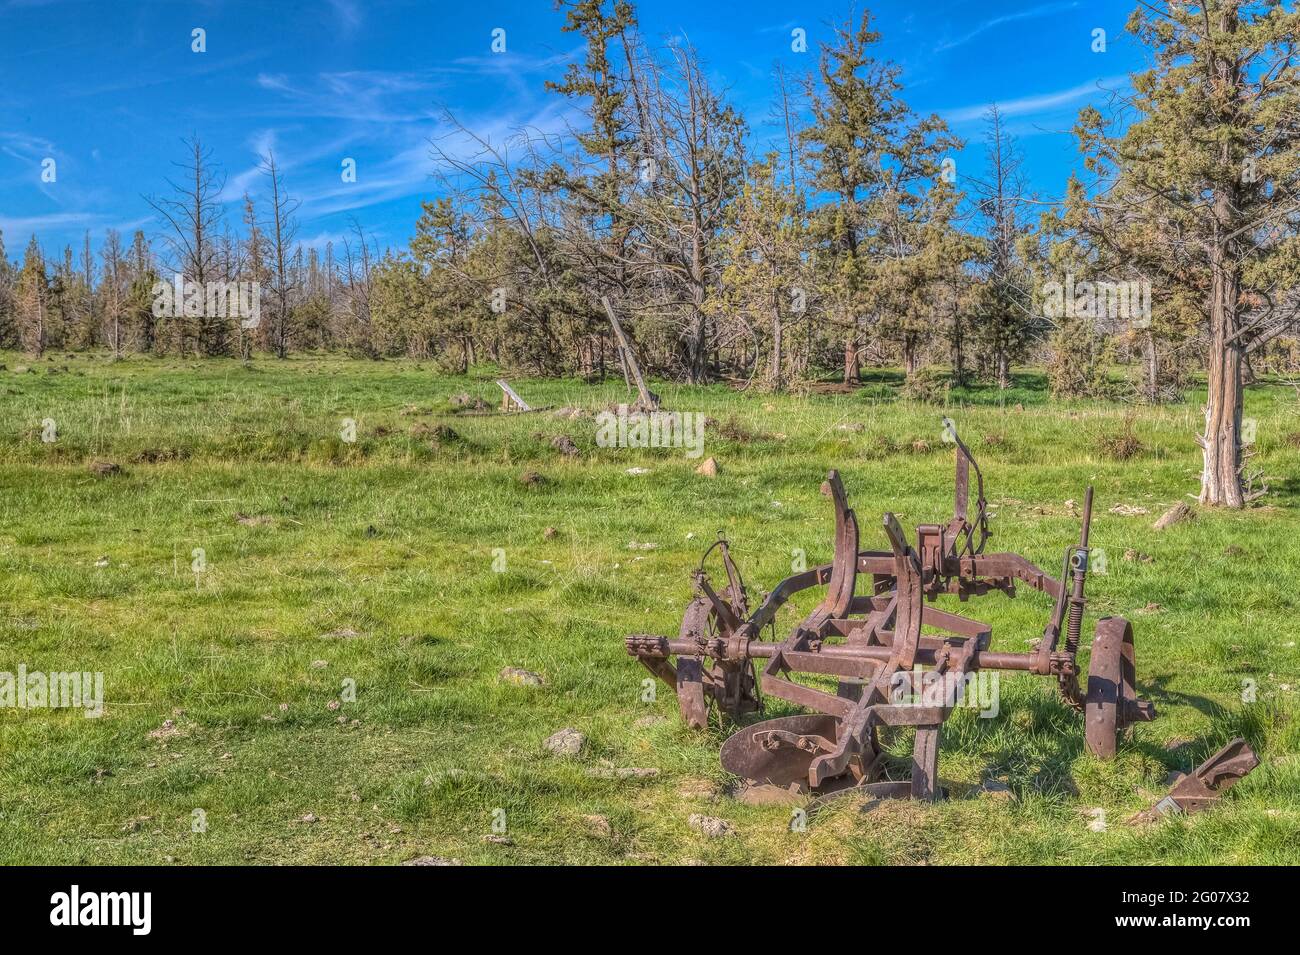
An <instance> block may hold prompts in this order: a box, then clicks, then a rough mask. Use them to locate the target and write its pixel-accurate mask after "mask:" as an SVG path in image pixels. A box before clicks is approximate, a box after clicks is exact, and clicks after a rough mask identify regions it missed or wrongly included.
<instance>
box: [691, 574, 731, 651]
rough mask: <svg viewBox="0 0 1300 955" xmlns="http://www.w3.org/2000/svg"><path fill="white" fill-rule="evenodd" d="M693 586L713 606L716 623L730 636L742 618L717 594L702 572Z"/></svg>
mask: <svg viewBox="0 0 1300 955" xmlns="http://www.w3.org/2000/svg"><path fill="white" fill-rule="evenodd" d="M695 586H696V587H698V588H699V591H700V593H701V594H702V595H703V596H704V597H705V598H706V599H707V600H708V601H709V604H710V605H711V606H712V607H713V611H714V613H715V614H716V615H717V619H718V625H719V627H720V629H721V630H722V632H723V633H724V634H726V635H728V636H730V635H731V634H733V633H735V632H736V631H737V630H739V629H740V625H741V623H742V620H741V619H740V618H738V617H737V616H736V614H735V613H734V612H733V611H732V609H731V605H730V604H728V603H727V602H726V601H725V600H723V599H722V598H721V597H719V596H718V595H717V593H716V592H715V591H714V589H713V587H712V586H711V585H710V584H709V581H708V578H707V577H706V576H705V575H704V574H700V575H699V576H698V577H696V579H695Z"/></svg>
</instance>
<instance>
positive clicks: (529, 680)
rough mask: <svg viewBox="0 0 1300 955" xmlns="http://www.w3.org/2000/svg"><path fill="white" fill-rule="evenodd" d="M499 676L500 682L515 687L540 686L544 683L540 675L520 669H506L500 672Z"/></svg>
mask: <svg viewBox="0 0 1300 955" xmlns="http://www.w3.org/2000/svg"><path fill="white" fill-rule="evenodd" d="M500 676H501V679H502V681H504V682H506V683H513V684H514V685H515V686H542V685H543V684H544V683H545V681H544V680H543V679H542V675H541V674H540V673H534V672H533V671H532V670H525V669H522V668H521V667H506V668H505V669H503V670H502V671H501V674H500Z"/></svg>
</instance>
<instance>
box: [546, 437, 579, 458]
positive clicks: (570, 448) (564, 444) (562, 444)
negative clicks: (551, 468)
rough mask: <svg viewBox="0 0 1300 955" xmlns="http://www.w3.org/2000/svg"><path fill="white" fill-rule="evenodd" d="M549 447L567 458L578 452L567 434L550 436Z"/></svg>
mask: <svg viewBox="0 0 1300 955" xmlns="http://www.w3.org/2000/svg"><path fill="white" fill-rule="evenodd" d="M551 447H553V448H554V449H555V450H556V451H559V452H560V453H561V454H563V455H564V456H565V457H569V458H571V457H574V456H575V455H577V453H578V446H577V445H576V444H574V443H573V439H572V438H570V437H569V436H568V435H567V434H560V435H556V436H555V437H554V438H552V439H551Z"/></svg>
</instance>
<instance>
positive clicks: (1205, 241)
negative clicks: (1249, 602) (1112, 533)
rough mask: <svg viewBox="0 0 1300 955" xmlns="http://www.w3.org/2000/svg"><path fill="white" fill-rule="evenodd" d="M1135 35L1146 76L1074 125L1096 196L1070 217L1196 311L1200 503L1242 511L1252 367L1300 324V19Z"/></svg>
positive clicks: (1158, 23)
mask: <svg viewBox="0 0 1300 955" xmlns="http://www.w3.org/2000/svg"><path fill="white" fill-rule="evenodd" d="M1128 29H1129V31H1130V32H1131V33H1133V34H1134V35H1135V36H1136V37H1137V38H1138V39H1139V40H1140V41H1141V42H1142V43H1144V44H1145V45H1146V46H1147V47H1148V48H1149V50H1150V53H1151V57H1152V61H1153V64H1152V67H1151V68H1150V69H1148V70H1146V71H1144V72H1141V73H1137V74H1134V75H1133V76H1132V78H1131V81H1132V86H1133V93H1132V95H1131V96H1126V97H1123V98H1122V99H1121V105H1122V110H1121V109H1120V108H1117V109H1115V110H1114V111H1112V113H1111V115H1110V116H1109V117H1103V115H1102V113H1101V112H1100V111H1098V110H1096V109H1094V108H1088V109H1085V110H1084V111H1083V112H1082V113H1081V114H1080V117H1079V123H1078V126H1077V132H1078V135H1079V139H1080V145H1081V148H1082V150H1083V153H1084V155H1085V156H1086V164H1087V167H1088V169H1089V170H1090V171H1091V172H1092V173H1094V174H1095V176H1096V177H1097V181H1096V182H1095V183H1094V184H1093V188H1092V189H1091V191H1090V193H1089V195H1088V196H1087V197H1086V201H1081V202H1076V203H1075V204H1074V205H1073V206H1072V208H1071V209H1070V210H1069V215H1070V217H1071V223H1072V224H1073V225H1075V226H1077V227H1078V228H1079V229H1080V230H1081V231H1083V232H1084V233H1086V234H1087V235H1088V237H1089V238H1090V240H1091V241H1093V242H1094V243H1096V244H1097V245H1098V246H1100V247H1105V248H1106V249H1108V250H1109V251H1110V252H1111V253H1112V254H1114V255H1117V256H1119V257H1120V258H1122V259H1123V260H1125V261H1126V262H1127V263H1129V264H1130V265H1131V266H1132V267H1133V268H1135V269H1137V270H1139V271H1142V272H1148V273H1149V274H1150V278H1151V280H1152V281H1153V284H1155V285H1156V287H1155V288H1154V289H1153V297H1154V298H1160V297H1161V296H1169V295H1172V294H1176V293H1183V294H1185V295H1187V296H1188V297H1189V298H1190V299H1191V300H1193V301H1195V302H1197V303H1198V305H1199V308H1200V311H1201V315H1202V318H1203V321H1204V323H1205V326H1206V328H1207V341H1208V350H1207V352H1206V354H1205V364H1206V371H1207V377H1208V398H1207V401H1206V406H1205V428H1204V433H1203V434H1201V435H1199V436H1198V438H1197V440H1198V443H1199V444H1200V445H1201V448H1202V449H1203V467H1202V473H1201V492H1200V501H1201V503H1202V504H1206V505H1223V506H1228V507H1241V506H1242V505H1243V503H1245V500H1246V494H1245V491H1244V487H1243V483H1244V482H1243V475H1242V464H1243V449H1242V430H1241V422H1242V388H1243V381H1242V372H1243V363H1244V359H1245V357H1246V355H1247V353H1248V352H1249V351H1251V350H1253V349H1257V348H1258V347H1260V345H1261V344H1262V343H1263V342H1266V341H1267V340H1269V338H1271V337H1272V336H1274V335H1276V334H1279V333H1280V332H1281V331H1282V330H1285V329H1286V328H1288V327H1289V326H1290V325H1291V324H1292V322H1293V321H1294V319H1295V317H1296V314H1297V310H1298V309H1300V301H1297V298H1296V296H1295V294H1294V293H1293V292H1292V290H1291V289H1290V288H1288V287H1286V285H1284V284H1283V282H1282V278H1283V277H1284V276H1286V275H1287V274H1288V273H1289V272H1290V270H1291V269H1292V268H1293V267H1294V262H1295V258H1296V254H1297V252H1296V247H1297V238H1296V222H1297V210H1298V209H1300V70H1298V69H1297V48H1296V37H1297V35H1300V12H1297V11H1296V10H1295V9H1294V5H1291V8H1290V9H1288V8H1287V6H1286V5H1284V4H1283V3H1281V2H1279V0H1202V2H1186V3H1183V2H1169V3H1167V4H1157V3H1154V2H1153V3H1145V2H1144V3H1142V4H1141V5H1140V6H1139V7H1138V8H1137V9H1136V10H1135V11H1134V13H1133V15H1132V16H1131V18H1130V19H1129V22H1128ZM1125 119H1131V122H1128V124H1127V126H1125V127H1123V128H1119V123H1120V122H1122V121H1123V120H1125Z"/></svg>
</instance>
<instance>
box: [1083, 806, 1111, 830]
mask: <svg viewBox="0 0 1300 955" xmlns="http://www.w3.org/2000/svg"><path fill="white" fill-rule="evenodd" d="M1080 812H1081V813H1083V815H1085V816H1087V817H1088V820H1089V822H1088V831H1089V832H1105V831H1106V810H1105V809H1101V808H1096V809H1087V810H1082V809H1081V810H1080Z"/></svg>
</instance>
